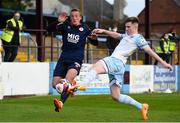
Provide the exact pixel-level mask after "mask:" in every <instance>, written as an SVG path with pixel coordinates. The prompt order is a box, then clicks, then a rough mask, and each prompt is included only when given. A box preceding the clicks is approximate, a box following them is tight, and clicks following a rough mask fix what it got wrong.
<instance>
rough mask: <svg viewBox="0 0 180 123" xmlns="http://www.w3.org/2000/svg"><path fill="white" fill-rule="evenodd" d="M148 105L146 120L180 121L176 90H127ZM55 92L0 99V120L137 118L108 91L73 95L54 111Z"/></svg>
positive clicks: (130, 119)
mask: <svg viewBox="0 0 180 123" xmlns="http://www.w3.org/2000/svg"><path fill="white" fill-rule="evenodd" d="M130 96H132V97H133V98H135V99H137V100H138V101H140V102H147V103H148V104H149V105H150V110H149V120H148V121H150V122H164V121H166V122H175V121H178V122H180V94H179V93H174V94H131V95H130ZM55 97H57V96H32V97H21V98H6V99H4V100H0V122H6V121H8V122H120V121H122V122H132V121H135V122H141V121H143V120H142V118H141V116H140V112H139V111H138V110H137V109H136V108H135V107H133V106H130V105H125V104H120V103H117V102H115V101H113V100H112V99H111V97H110V96H109V95H76V96H75V97H71V98H69V99H68V101H67V102H66V103H65V105H64V107H63V110H62V111H61V112H59V113H57V112H54V107H53V99H54V98H55Z"/></svg>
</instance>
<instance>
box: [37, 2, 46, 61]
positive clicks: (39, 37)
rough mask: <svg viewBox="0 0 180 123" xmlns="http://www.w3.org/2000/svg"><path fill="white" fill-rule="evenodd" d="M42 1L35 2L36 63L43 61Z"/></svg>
mask: <svg viewBox="0 0 180 123" xmlns="http://www.w3.org/2000/svg"><path fill="white" fill-rule="evenodd" d="M42 6H43V0H36V15H37V19H36V27H37V29H38V30H40V31H37V32H36V42H37V45H38V61H40V62H43V61H44V42H43V7H42Z"/></svg>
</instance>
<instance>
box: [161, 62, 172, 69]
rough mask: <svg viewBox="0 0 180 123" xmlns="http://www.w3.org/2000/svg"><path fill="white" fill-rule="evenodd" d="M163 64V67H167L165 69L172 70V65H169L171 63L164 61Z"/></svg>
mask: <svg viewBox="0 0 180 123" xmlns="http://www.w3.org/2000/svg"><path fill="white" fill-rule="evenodd" d="M163 66H164V67H165V68H167V69H170V70H172V69H173V67H172V65H171V64H168V63H166V62H165V61H164V62H163Z"/></svg>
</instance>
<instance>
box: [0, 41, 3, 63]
mask: <svg viewBox="0 0 180 123" xmlns="http://www.w3.org/2000/svg"><path fill="white" fill-rule="evenodd" d="M2 51H3V48H2V42H1V39H0V63H1V62H2V55H1V52H2Z"/></svg>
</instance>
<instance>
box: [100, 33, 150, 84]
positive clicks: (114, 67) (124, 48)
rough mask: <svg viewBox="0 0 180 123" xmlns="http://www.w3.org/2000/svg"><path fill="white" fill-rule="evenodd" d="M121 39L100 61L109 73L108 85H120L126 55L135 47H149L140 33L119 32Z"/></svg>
mask: <svg viewBox="0 0 180 123" xmlns="http://www.w3.org/2000/svg"><path fill="white" fill-rule="evenodd" d="M120 36H121V37H122V40H121V41H120V43H119V44H118V46H117V47H116V48H115V50H114V52H113V53H112V55H111V56H110V57H106V58H104V59H103V60H101V62H102V63H103V65H104V68H105V69H106V72H107V73H108V74H109V80H110V86H111V85H112V84H114V83H115V84H117V85H118V86H119V87H121V84H122V82H123V77H124V72H125V63H126V62H127V58H128V56H130V55H131V54H132V53H133V52H134V51H135V50H136V49H137V48H138V49H143V48H145V47H149V45H148V43H147V41H146V40H145V39H144V37H143V36H142V35H140V34H134V35H131V36H129V35H127V34H120Z"/></svg>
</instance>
